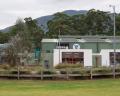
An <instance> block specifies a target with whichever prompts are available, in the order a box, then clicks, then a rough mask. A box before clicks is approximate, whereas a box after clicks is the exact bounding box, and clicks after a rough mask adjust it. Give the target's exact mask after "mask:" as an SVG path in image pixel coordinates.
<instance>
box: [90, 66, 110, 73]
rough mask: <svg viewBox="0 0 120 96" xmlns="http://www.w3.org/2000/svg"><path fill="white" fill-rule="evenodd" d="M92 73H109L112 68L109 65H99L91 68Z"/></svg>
mask: <svg viewBox="0 0 120 96" xmlns="http://www.w3.org/2000/svg"><path fill="white" fill-rule="evenodd" d="M92 72H93V73H102V74H104V73H110V72H112V69H111V68H110V67H99V68H94V69H93V70H92Z"/></svg>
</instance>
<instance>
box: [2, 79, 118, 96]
mask: <svg viewBox="0 0 120 96" xmlns="http://www.w3.org/2000/svg"><path fill="white" fill-rule="evenodd" d="M0 96H120V79H116V80H113V79H109V80H91V81H90V80H85V81H26V80H21V81H16V80H13V81H11V80H10V81H8V80H0Z"/></svg>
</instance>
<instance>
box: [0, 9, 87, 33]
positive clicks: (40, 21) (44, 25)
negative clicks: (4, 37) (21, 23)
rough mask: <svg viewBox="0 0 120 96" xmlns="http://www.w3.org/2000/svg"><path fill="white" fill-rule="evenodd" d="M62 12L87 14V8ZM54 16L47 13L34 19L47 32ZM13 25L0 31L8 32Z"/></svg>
mask: <svg viewBox="0 0 120 96" xmlns="http://www.w3.org/2000/svg"><path fill="white" fill-rule="evenodd" d="M57 13H58V12H57ZM62 13H64V14H67V15H69V16H73V15H78V14H86V13H87V10H65V11H63V12H62ZM53 18H54V14H53V15H47V16H42V17H38V18H36V19H34V20H36V21H37V25H38V26H39V27H41V28H42V29H43V30H44V31H45V32H47V31H48V27H47V22H48V21H49V20H52V19H53ZM13 26H14V25H13ZM13 26H9V27H7V28H5V29H2V30H0V31H2V32H8V31H9V30H10V28H11V27H13Z"/></svg>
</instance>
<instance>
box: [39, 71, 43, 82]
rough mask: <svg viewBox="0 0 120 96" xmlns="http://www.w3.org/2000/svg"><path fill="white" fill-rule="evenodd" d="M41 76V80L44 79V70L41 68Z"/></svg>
mask: <svg viewBox="0 0 120 96" xmlns="http://www.w3.org/2000/svg"><path fill="white" fill-rule="evenodd" d="M40 75H41V76H40V77H41V80H43V70H41V74H40Z"/></svg>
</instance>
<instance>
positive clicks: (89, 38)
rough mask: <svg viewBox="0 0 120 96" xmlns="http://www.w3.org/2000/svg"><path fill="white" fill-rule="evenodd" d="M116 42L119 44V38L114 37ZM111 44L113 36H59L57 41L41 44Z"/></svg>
mask: <svg viewBox="0 0 120 96" xmlns="http://www.w3.org/2000/svg"><path fill="white" fill-rule="evenodd" d="M115 39H116V40H115V41H116V42H120V36H116V37H115ZM59 41H60V42H83V43H84V42H109V43H111V42H113V41H114V37H113V36H69V35H63V36H59V39H43V40H42V42H59Z"/></svg>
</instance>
